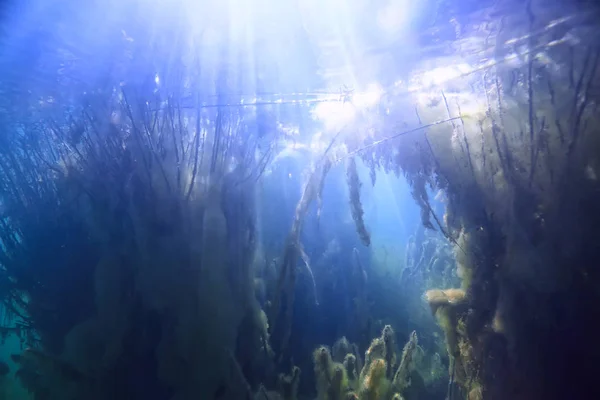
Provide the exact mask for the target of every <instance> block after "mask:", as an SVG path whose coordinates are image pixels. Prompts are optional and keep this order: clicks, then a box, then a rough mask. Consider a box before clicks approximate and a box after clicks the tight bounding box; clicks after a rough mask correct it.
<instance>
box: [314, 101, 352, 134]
mask: <svg viewBox="0 0 600 400" xmlns="http://www.w3.org/2000/svg"><path fill="white" fill-rule="evenodd" d="M313 116H314V117H315V118H316V119H317V120H319V121H322V122H323V124H324V126H325V129H326V130H328V131H333V130H339V129H342V128H343V127H344V126H345V125H346V124H348V123H349V122H352V121H353V120H354V117H355V116H356V109H355V108H354V107H353V106H352V104H345V103H342V102H332V103H319V105H317V106H316V107H315V108H314V110H313Z"/></svg>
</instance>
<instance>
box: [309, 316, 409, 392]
mask: <svg viewBox="0 0 600 400" xmlns="http://www.w3.org/2000/svg"><path fill="white" fill-rule="evenodd" d="M344 342H345V343H347V341H346V340H345V339H344V338H342V339H340V340H339V341H338V342H336V345H334V351H335V349H338V351H337V353H338V354H341V353H339V349H341V347H342V346H341V345H340V343H344ZM344 348H346V349H347V350H348V351H352V350H353V348H354V347H353V346H350V345H348V346H344ZM416 349H417V334H416V332H412V333H411V335H410V338H409V341H408V342H407V343H406V345H405V346H404V348H403V351H402V353H401V354H400V357H399V361H397V356H398V354H397V351H396V345H395V333H394V330H393V329H392V327H391V326H389V325H386V326H385V327H384V328H383V331H382V332H381V336H380V337H377V338H375V339H373V341H372V342H371V345H370V346H369V348H368V349H367V351H366V352H365V363H364V366H362V367H361V366H360V364H361V363H360V361H359V360H360V355H359V354H354V353H352V352H349V353H347V354H346V355H345V357H344V360H343V364H340V363H338V362H335V361H334V359H333V358H332V356H331V353H330V351H329V349H328V348H327V347H325V346H321V347H319V348H317V349H316V350H315V352H314V354H313V363H314V366H315V376H316V380H317V393H318V396H317V398H318V399H323V400H345V399H360V400H391V399H402V398H403V397H402V393H404V392H405V390H406V389H407V388H408V387H409V386H410V385H411V374H412V373H414V372H415V364H414V360H413V356H414V354H415V351H416ZM338 358H339V356H338Z"/></svg>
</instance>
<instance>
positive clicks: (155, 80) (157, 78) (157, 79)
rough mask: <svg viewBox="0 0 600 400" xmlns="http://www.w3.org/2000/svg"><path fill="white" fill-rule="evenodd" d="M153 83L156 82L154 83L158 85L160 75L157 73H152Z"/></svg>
mask: <svg viewBox="0 0 600 400" xmlns="http://www.w3.org/2000/svg"><path fill="white" fill-rule="evenodd" d="M154 83H156V85H160V77H159V76H158V73H157V74H156V75H154Z"/></svg>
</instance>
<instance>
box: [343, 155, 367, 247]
mask: <svg viewBox="0 0 600 400" xmlns="http://www.w3.org/2000/svg"><path fill="white" fill-rule="evenodd" d="M346 181H347V183H348V191H349V193H350V211H351V213H352V219H353V220H354V224H355V225H356V232H358V236H360V240H361V241H362V243H363V244H364V245H365V246H369V245H370V244H371V235H370V234H369V232H368V231H367V228H366V226H365V221H364V219H363V216H364V214H365V212H364V210H363V207H362V203H361V201H360V187H361V186H362V183H361V182H360V178H359V177H358V171H357V169H356V161H355V160H354V158H350V159H349V160H348V163H347V167H346Z"/></svg>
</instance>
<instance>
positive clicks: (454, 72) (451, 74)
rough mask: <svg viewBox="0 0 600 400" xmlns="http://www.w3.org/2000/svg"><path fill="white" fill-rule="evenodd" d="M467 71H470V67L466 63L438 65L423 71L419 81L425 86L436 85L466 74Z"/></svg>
mask: <svg viewBox="0 0 600 400" xmlns="http://www.w3.org/2000/svg"><path fill="white" fill-rule="evenodd" d="M469 72H471V67H469V66H468V65H467V64H457V65H451V66H447V67H438V68H434V69H432V70H430V71H427V72H425V73H424V74H423V76H422V77H421V81H422V85H423V86H426V87H429V86H437V85H441V84H442V83H445V82H448V81H450V80H452V79H456V78H458V77H460V76H461V75H466V74H468V73H469Z"/></svg>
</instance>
